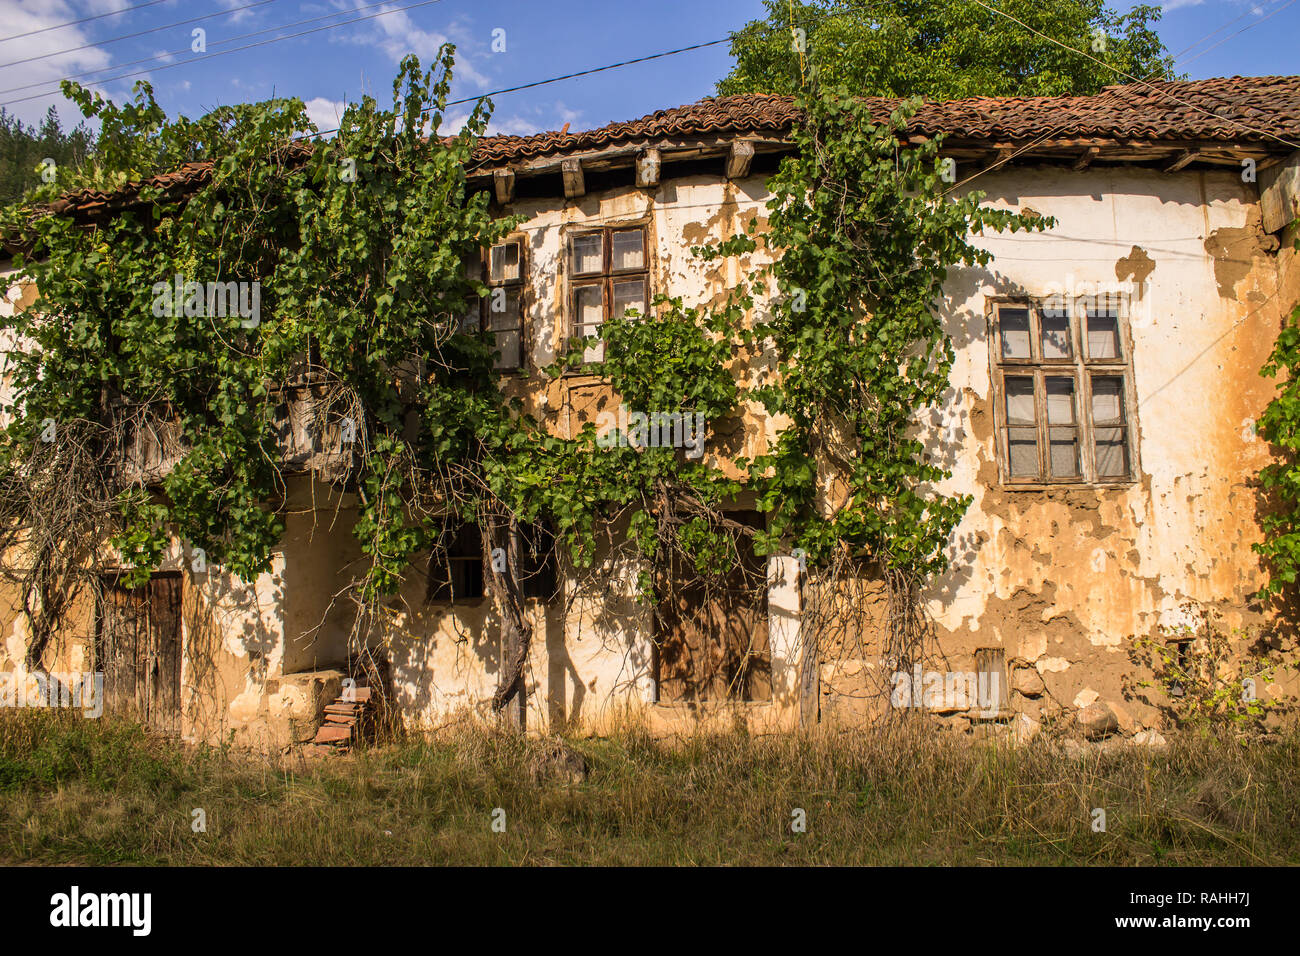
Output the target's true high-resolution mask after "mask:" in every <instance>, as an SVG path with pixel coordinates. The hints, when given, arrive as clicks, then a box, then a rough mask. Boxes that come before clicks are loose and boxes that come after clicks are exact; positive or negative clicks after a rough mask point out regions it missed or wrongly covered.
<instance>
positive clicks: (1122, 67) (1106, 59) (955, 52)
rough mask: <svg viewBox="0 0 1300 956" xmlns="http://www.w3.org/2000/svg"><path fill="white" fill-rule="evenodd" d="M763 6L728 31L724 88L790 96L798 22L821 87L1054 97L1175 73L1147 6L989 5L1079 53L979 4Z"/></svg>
mask: <svg viewBox="0 0 1300 956" xmlns="http://www.w3.org/2000/svg"><path fill="white" fill-rule="evenodd" d="M765 2H766V4H767V8H768V16H767V19H765V20H754V21H751V22H750V23H747V24H746V25H745V26H744V27H743V28H741V29H740V30H739V31H738V32H737V33H735V34H734V35H733V37H732V43H731V54H732V56H733V57H735V60H736V65H735V67H734V68H733V69H732V71H731V73H729V74H728V75H727V76H726V77H725V78H724V79H723V80H722V81H721V82H719V83H718V92H719V93H720V94H733V93H795V92H797V91H798V90H799V89H800V87H801V85H802V77H801V66H800V53H799V51H798V50H797V49H796V47H797V46H798V45H800V44H799V42H798V41H799V39H800V35H799V34H797V33H796V32H795V31H796V30H802V31H803V34H802V41H803V42H802V45H803V46H804V53H803V57H804V64H803V74H804V75H807V74H808V73H809V72H811V71H814V70H815V71H816V73H817V75H818V78H819V79H820V81H821V83H822V85H823V86H825V87H833V86H843V87H845V88H846V89H848V90H850V91H852V92H854V93H857V94H862V95H868V96H923V97H927V98H930V99H953V98H957V97H963V96H1060V95H1065V94H1071V93H1074V94H1088V93H1096V92H1098V91H1099V90H1100V89H1101V88H1102V87H1104V86H1106V85H1108V84H1113V83H1122V82H1126V80H1125V78H1124V76H1123V73H1127V74H1129V75H1130V76H1136V77H1141V78H1142V79H1151V78H1157V79H1168V78H1171V77H1172V73H1171V70H1172V67H1173V60H1172V59H1171V58H1170V57H1169V56H1168V55H1167V51H1166V49H1165V47H1164V44H1163V43H1161V42H1160V38H1159V37H1158V36H1157V35H1156V32H1155V29H1154V25H1155V23H1156V22H1157V21H1159V19H1160V9H1159V8H1158V7H1154V6H1146V5H1140V6H1136V7H1134V8H1133V9H1132V10H1131V11H1130V12H1128V13H1126V14H1119V13H1116V12H1114V11H1111V10H1109V9H1108V8H1107V7H1106V4H1105V3H1104V0H996V3H995V4H993V5H995V6H997V7H998V9H1000V10H1002V11H1003V12H1005V13H1007V14H1009V15H1010V16H1012V17H1015V18H1016V19H1017V20H1020V21H1022V22H1023V23H1025V24H1026V25H1027V26H1029V27H1032V28H1033V29H1034V30H1037V31H1039V32H1040V33H1043V34H1046V35H1047V36H1048V37H1051V38H1052V40H1056V41H1059V43H1061V44H1064V45H1065V46H1067V47H1072V48H1073V49H1074V50H1078V51H1081V52H1078V53H1075V52H1071V51H1070V50H1066V49H1062V48H1061V46H1058V45H1057V44H1056V43H1053V42H1052V40H1049V39H1044V38H1043V37H1041V36H1036V35H1035V34H1034V33H1033V32H1031V31H1030V30H1028V29H1025V28H1024V27H1021V26H1018V25H1017V24H1016V23H1014V22H1012V21H1011V20H1008V19H1007V18H1006V17H1002V16H999V15H998V14H996V13H993V12H991V11H990V10H988V9H986V8H985V7H983V6H981V5H980V4H978V3H975V2H974V0H765ZM792 28H793V29H792ZM1085 53H1086V54H1087V55H1084V54H1085ZM1090 57H1093V58H1095V59H1090ZM1097 61H1102V62H1097ZM1103 64H1104V65H1103ZM1108 67H1110V68H1108ZM1118 71H1122V73H1121V72H1118Z"/></svg>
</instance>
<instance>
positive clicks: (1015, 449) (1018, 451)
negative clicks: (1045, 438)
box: [1007, 426, 1038, 478]
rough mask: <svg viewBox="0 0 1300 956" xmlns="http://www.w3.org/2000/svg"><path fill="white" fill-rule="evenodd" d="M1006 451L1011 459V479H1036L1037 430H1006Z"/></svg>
mask: <svg viewBox="0 0 1300 956" xmlns="http://www.w3.org/2000/svg"><path fill="white" fill-rule="evenodd" d="M1007 451H1008V455H1009V457H1010V459H1011V477H1012V478H1037V477H1038V429H1037V428H1025V427H1015V426H1012V427H1011V428H1008V429H1007Z"/></svg>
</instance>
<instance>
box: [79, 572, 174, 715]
mask: <svg viewBox="0 0 1300 956" xmlns="http://www.w3.org/2000/svg"><path fill="white" fill-rule="evenodd" d="M95 657H96V660H97V662H98V666H99V669H100V670H101V671H102V672H103V674H104V706H105V710H106V711H108V712H111V713H115V714H122V715H126V716H130V717H132V718H134V719H136V720H140V721H143V722H145V723H148V724H150V725H151V726H153V727H155V728H157V729H159V730H162V731H165V732H167V733H179V731H180V713H181V578H180V575H178V574H158V575H154V577H153V578H152V579H151V580H150V581H149V583H148V584H144V585H142V586H140V587H135V588H127V587H123V586H121V585H120V584H118V583H117V582H116V581H112V580H110V581H106V582H105V584H104V588H103V593H102V597H101V600H100V604H99V614H98V627H97V633H96V640H95Z"/></svg>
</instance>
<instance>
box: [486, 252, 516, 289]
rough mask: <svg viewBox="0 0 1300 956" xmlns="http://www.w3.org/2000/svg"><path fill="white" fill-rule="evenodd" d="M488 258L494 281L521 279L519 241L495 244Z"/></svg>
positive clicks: (490, 273)
mask: <svg viewBox="0 0 1300 956" xmlns="http://www.w3.org/2000/svg"><path fill="white" fill-rule="evenodd" d="M488 258H489V263H490V265H489V275H490V276H491V277H492V281H493V282H516V281H518V280H519V243H517V242H506V243H502V244H501V245H499V246H493V247H492V251H491V253H490V254H489V257H488Z"/></svg>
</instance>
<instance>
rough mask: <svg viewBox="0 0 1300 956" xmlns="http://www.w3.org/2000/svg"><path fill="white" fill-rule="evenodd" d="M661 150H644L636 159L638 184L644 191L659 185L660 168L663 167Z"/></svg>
mask: <svg viewBox="0 0 1300 956" xmlns="http://www.w3.org/2000/svg"><path fill="white" fill-rule="evenodd" d="M661 165H662V164H661V162H660V157H659V150H657V149H644V150H642V151H641V152H640V153H639V154H638V155H637V158H636V184H637V186H639V187H640V188H642V189H645V188H653V187H655V186H658V185H659V168H660V166H661Z"/></svg>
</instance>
